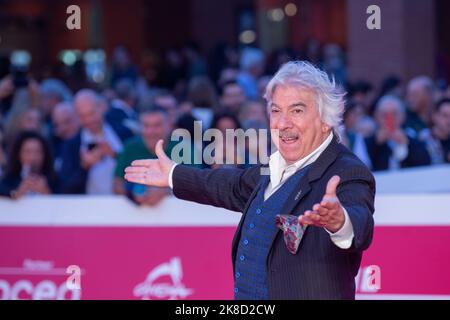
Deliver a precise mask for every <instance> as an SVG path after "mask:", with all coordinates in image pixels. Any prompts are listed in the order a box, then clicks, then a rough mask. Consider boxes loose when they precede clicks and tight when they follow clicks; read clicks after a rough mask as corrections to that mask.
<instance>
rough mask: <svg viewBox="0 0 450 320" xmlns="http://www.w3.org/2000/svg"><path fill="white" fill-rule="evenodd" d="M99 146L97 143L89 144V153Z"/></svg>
mask: <svg viewBox="0 0 450 320" xmlns="http://www.w3.org/2000/svg"><path fill="white" fill-rule="evenodd" d="M97 146H98V144H97V143H95V142H91V143H89V144H88V145H87V149H88V150H89V151H91V150H92V149H94V148H96V147H97Z"/></svg>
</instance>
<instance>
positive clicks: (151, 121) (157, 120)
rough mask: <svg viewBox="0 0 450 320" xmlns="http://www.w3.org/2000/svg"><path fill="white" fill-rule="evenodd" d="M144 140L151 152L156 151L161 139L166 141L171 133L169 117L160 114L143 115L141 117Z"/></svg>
mask: <svg viewBox="0 0 450 320" xmlns="http://www.w3.org/2000/svg"><path fill="white" fill-rule="evenodd" d="M140 119H141V126H142V139H143V140H144V143H145V145H146V146H147V148H149V149H150V150H151V151H154V149H155V146H156V143H157V142H158V140H159V139H166V138H167V136H168V135H169V132H170V125H169V123H168V121H167V117H166V116H165V115H164V114H162V113H160V112H154V113H143V114H142V115H141V118H140Z"/></svg>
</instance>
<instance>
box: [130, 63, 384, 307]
mask: <svg viewBox="0 0 450 320" xmlns="http://www.w3.org/2000/svg"><path fill="white" fill-rule="evenodd" d="M265 98H266V100H267V103H268V112H269V115H270V128H271V132H272V139H273V142H274V143H275V145H276V146H277V148H278V151H276V152H275V153H273V154H272V155H271V156H270V161H269V165H268V169H269V170H268V171H269V172H270V175H267V174H263V173H265V172H266V171H267V166H255V167H253V168H250V169H217V170H210V169H204V170H200V169H192V168H187V167H186V166H183V165H176V164H175V163H174V162H173V161H172V160H170V159H169V158H168V157H167V156H166V155H165V154H164V152H163V150H162V141H161V142H159V143H158V146H157V148H156V154H157V156H158V159H157V160H137V161H134V162H133V163H132V165H131V166H130V167H128V168H126V169H125V179H127V180H128V181H132V182H137V183H143V184H147V185H156V186H170V187H172V188H173V192H174V195H175V196H176V197H178V198H181V199H185V200H189V201H195V202H198V203H202V204H208V205H213V206H218V207H223V208H226V209H229V210H233V211H239V212H242V213H243V215H242V218H241V221H240V223H239V226H238V228H237V231H236V233H235V237H234V239H233V246H232V258H233V270H234V283H235V288H234V294H235V298H236V299H258V300H259V299H354V298H355V277H356V275H357V273H358V269H359V267H360V263H361V258H362V252H363V251H364V250H365V249H367V248H368V247H369V245H370V243H371V241H372V234H373V224H374V222H373V217H372V215H373V212H374V197H375V180H374V178H373V176H372V174H371V173H370V171H369V170H368V168H367V167H366V166H365V165H364V164H363V163H362V162H361V161H360V160H359V159H358V158H357V157H356V156H355V155H354V154H353V153H352V152H350V151H349V150H348V149H347V148H346V147H344V146H343V145H342V144H340V143H339V137H338V136H337V133H336V132H337V131H336V129H337V126H338V125H339V124H340V122H341V118H342V113H343V102H344V101H343V94H342V93H341V92H340V91H339V90H338V88H337V86H336V84H335V83H334V82H332V81H330V80H329V78H328V76H327V75H326V73H324V72H323V71H321V70H319V69H317V68H315V67H314V66H312V65H311V64H309V63H307V62H302V61H296V62H289V63H286V64H285V65H283V66H282V67H281V68H280V70H279V71H278V72H277V73H276V75H275V76H274V77H273V78H272V80H271V81H270V82H269V84H268V85H267V89H266V94H265ZM262 169H266V170H262ZM280 231H282V232H280Z"/></svg>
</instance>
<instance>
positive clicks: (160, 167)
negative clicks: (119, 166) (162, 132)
mask: <svg viewBox="0 0 450 320" xmlns="http://www.w3.org/2000/svg"><path fill="white" fill-rule="evenodd" d="M155 153H156V156H157V157H158V158H157V159H145V160H135V161H133V162H132V163H131V165H130V166H129V167H126V168H125V180H127V181H129V182H134V183H140V184H145V185H148V186H155V187H168V186H169V173H170V169H172V166H173V165H174V164H175V162H173V161H172V160H170V158H169V157H168V156H167V155H166V154H165V152H164V150H163V140H159V141H158V142H157V143H156V147H155Z"/></svg>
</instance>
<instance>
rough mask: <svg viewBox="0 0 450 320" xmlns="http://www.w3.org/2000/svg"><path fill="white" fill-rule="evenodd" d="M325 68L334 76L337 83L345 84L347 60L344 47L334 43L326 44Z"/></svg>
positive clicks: (324, 51)
mask: <svg viewBox="0 0 450 320" xmlns="http://www.w3.org/2000/svg"><path fill="white" fill-rule="evenodd" d="M323 57H324V59H323V69H324V71H325V72H326V73H328V74H329V75H331V76H333V77H334V79H335V81H336V83H338V84H340V85H343V84H345V83H346V80H347V72H346V68H345V60H344V54H343V52H342V49H341V48H340V47H339V46H338V45H337V44H334V43H330V44H327V45H325V47H324V48H323Z"/></svg>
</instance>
